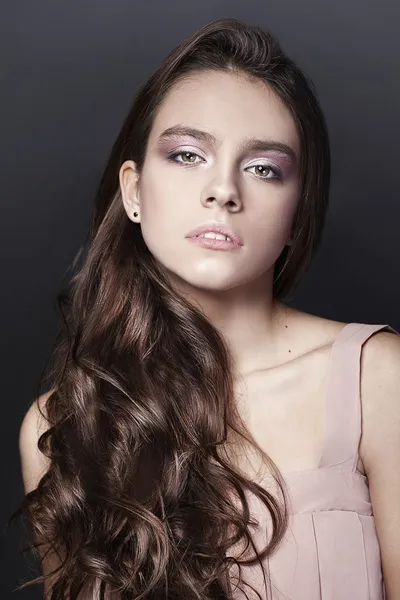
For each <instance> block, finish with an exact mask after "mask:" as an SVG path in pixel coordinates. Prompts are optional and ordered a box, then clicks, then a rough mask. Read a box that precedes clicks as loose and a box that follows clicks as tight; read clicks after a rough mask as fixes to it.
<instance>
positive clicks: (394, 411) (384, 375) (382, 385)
mask: <svg viewBox="0 0 400 600" xmlns="http://www.w3.org/2000/svg"><path fill="white" fill-rule="evenodd" d="M360 370H361V373H360V394H361V402H362V417H363V434H362V437H363V444H362V454H363V456H362V460H363V463H364V466H365V469H366V472H367V474H368V475H369V476H370V475H371V474H372V472H373V471H374V470H377V469H382V465H381V462H382V461H384V460H389V461H390V459H391V458H393V459H394V460H396V462H397V464H398V465H400V454H399V455H396V456H393V457H391V456H390V451H391V449H390V446H389V443H390V439H391V438H393V441H396V439H397V438H398V439H399V440H400V335H396V334H395V333H393V332H390V331H387V330H386V331H384V330H383V331H382V330H381V331H377V332H376V333H374V334H373V335H371V336H370V337H369V338H368V339H367V340H366V341H365V342H364V344H363V346H362V351H361V359H360ZM398 450H399V451H400V445H399V444H398Z"/></svg>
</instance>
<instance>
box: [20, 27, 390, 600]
mask: <svg viewBox="0 0 400 600" xmlns="http://www.w3.org/2000/svg"><path fill="white" fill-rule="evenodd" d="M329 181H330V152H329V141H328V133H327V127H326V123H325V120H324V117H323V114H322V112H321V108H320V106H319V103H318V100H317V98H316V94H315V92H314V90H313V84H312V82H311V81H310V80H309V79H308V78H307V77H306V76H305V75H304V74H303V72H302V71H301V70H300V69H299V67H298V66H296V64H295V63H294V62H293V61H292V60H290V59H289V58H288V57H287V56H286V55H285V54H284V53H283V51H282V49H281V47H280V46H279V44H278V42H277V41H276V40H275V39H274V38H273V37H272V36H271V35H270V34H269V33H267V32H265V31H263V30H262V29H261V28H259V27H257V26H251V25H248V24H245V23H243V22H241V21H239V20H236V19H224V20H219V21H215V22H212V23H209V24H207V25H206V26H204V27H202V28H201V29H200V30H199V31H198V32H196V33H195V34H193V35H192V36H191V37H190V38H189V39H187V40H185V41H184V42H183V43H182V44H181V45H179V46H178V47H177V48H175V49H174V50H173V51H172V52H171V53H170V54H169V56H168V57H167V58H166V60H165V62H164V63H163V64H162V66H161V67H160V69H159V70H157V71H156V72H155V73H154V74H153V75H152V76H151V77H150V79H149V81H148V82H147V83H146V84H145V85H144V86H143V87H142V88H141V89H140V90H139V92H138V94H137V96H136V98H135V101H134V103H133V105H132V108H131V110H130V112H129V115H128V117H127V118H126V121H125V122H124V124H123V127H122V130H121V132H120V134H119V135H118V138H117V140H116V142H115V144H114V146H113V148H112V152H111V156H110V158H109V161H108V164H107V166H106V168H105V172H104V175H103V177H102V180H101V182H100V185H99V189H98V193H97V197H96V204H95V210H94V216H93V222H92V227H91V231H90V235H89V238H88V244H87V247H86V249H85V252H81V253H80V254H79V257H78V258H79V260H77V261H76V262H75V264H74V268H75V269H76V272H75V273H74V276H73V277H72V278H71V282H70V285H69V286H68V287H67V290H66V293H63V294H60V296H59V300H60V308H61V315H62V321H61V323H62V327H61V328H60V334H59V339H58V343H57V346H56V348H55V351H54V355H53V360H52V361H51V363H49V365H48V369H47V373H46V378H43V382H44V381H45V382H46V384H47V385H48V384H49V383H50V386H49V387H50V390H49V391H47V392H46V393H44V394H43V393H42V392H43V390H41V391H40V393H39V394H38V396H39V398H38V400H37V401H35V402H34V403H33V404H32V406H31V408H30V409H29V411H28V412H27V415H26V417H25V418H24V421H23V423H22V426H21V432H20V451H21V461H22V472H23V478H24V484H25V491H26V497H25V501H24V503H23V505H22V507H21V509H20V511H21V512H22V511H24V512H25V513H26V514H27V515H28V516H29V519H30V521H31V523H32V525H33V529H34V533H35V539H36V544H37V545H38V549H39V550H40V556H41V560H42V567H43V576H44V585H45V591H46V597H47V598H51V599H61V598H68V599H70V600H74V599H76V598H79V599H82V598H84V599H90V600H92V599H93V598H96V599H97V598H99V599H100V598H109V599H114V598H116V599H122V600H124V599H132V600H133V599H143V600H145V599H146V600H147V599H152V600H161V599H164V598H165V599H168V600H192V599H193V600H209V599H210V600H211V599H214V600H215V599H217V598H220V599H228V598H237V599H239V598H245V597H248V598H262V599H265V598H274V599H281V598H282V599H283V598H290V599H291V600H300V599H303V600H317V599H323V600H328V599H329V600H350V599H351V600H367V599H369V600H381V599H382V598H383V594H384V593H385V591H384V585H383V581H384V582H385V584H386V594H387V598H389V600H399V598H400V580H399V575H398V571H397V567H398V564H399V563H400V503H399V502H398V498H399V495H400V469H399V468H398V465H399V461H400V444H399V440H400V406H399V405H400V403H399V397H398V389H399V386H400V374H399V369H398V365H399V359H400V340H399V337H398V335H396V334H397V332H396V331H395V330H394V329H393V328H391V327H389V326H388V325H384V324H383V325H372V324H363V323H343V322H338V321H332V320H330V319H325V318H323V317H318V316H315V315H312V314H308V313H305V312H302V311H299V310H295V309H294V308H290V307H289V306H288V305H287V304H285V302H284V300H285V299H287V297H288V295H289V293H291V292H292V291H293V289H294V288H295V287H296V285H297V284H298V282H299V281H300V280H301V278H302V276H303V275H304V273H305V271H306V269H307V267H308V265H309V263H310V260H311V258H312V257H313V255H314V253H315V251H316V248H317V247H318V244H319V241H320V238H321V235H322V230H323V224H324V220H325V215H326V209H327V204H328V194H329ZM361 350H362V353H361ZM361 416H362V418H361ZM361 433H363V435H362V439H361ZM41 579H42V578H39V579H38V580H35V581H40V580H41ZM31 583H32V582H28V583H25V584H24V586H21V587H25V586H26V585H29V584H31Z"/></svg>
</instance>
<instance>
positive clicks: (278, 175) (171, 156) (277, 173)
mask: <svg viewBox="0 0 400 600" xmlns="http://www.w3.org/2000/svg"><path fill="white" fill-rule="evenodd" d="M182 154H192V155H193V156H198V157H199V158H201V156H200V155H199V154H197V153H196V152H190V151H189V150H180V151H178V152H172V153H171V154H168V156H167V160H170V161H171V162H173V163H177V164H181V165H184V164H188V165H190V164H192V165H194V164H196V163H183V162H180V161H177V160H175V159H176V157H177V156H180V155H182ZM253 167H265V168H267V169H269V170H270V171H272V172H273V173H274V175H275V177H263V176H259V177H258V178H259V179H264V180H266V181H268V180H271V179H272V180H273V179H276V180H282V173H281V171H280V169H276V168H274V167H271V166H270V165H265V164H261V163H260V164H258V165H252V166H251V167H248V168H249V169H252V168H253Z"/></svg>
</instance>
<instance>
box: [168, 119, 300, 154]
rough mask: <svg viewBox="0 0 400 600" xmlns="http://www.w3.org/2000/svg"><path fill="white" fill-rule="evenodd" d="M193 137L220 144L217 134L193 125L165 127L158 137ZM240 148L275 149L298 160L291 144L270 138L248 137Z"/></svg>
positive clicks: (245, 150)
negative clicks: (214, 134) (195, 127)
mask: <svg viewBox="0 0 400 600" xmlns="http://www.w3.org/2000/svg"><path fill="white" fill-rule="evenodd" d="M183 136H187V137H192V138H195V139H196V140H199V141H201V142H205V143H207V144H209V145H210V146H213V147H215V146H216V145H217V144H218V140H217V138H216V137H215V136H213V135H212V134H211V133H209V132H207V131H202V130H200V129H194V128H193V127H186V126H184V125H174V126H172V127H168V128H167V129H165V130H164V131H163V132H162V133H161V134H160V135H159V137H158V140H159V141H162V140H167V139H171V138H177V137H183ZM239 150H240V151H241V152H243V153H246V152H254V151H255V152H265V151H267V152H268V151H271V150H272V151H275V152H279V153H280V154H285V155H286V156H288V157H289V158H291V159H292V160H293V161H296V160H297V155H296V152H295V151H294V150H293V148H292V147H291V146H289V145H288V144H286V143H285V142H281V141H278V140H270V139H264V140H262V139H258V138H247V139H245V140H244V141H243V142H242V143H241V144H240V146H239Z"/></svg>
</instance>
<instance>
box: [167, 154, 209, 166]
mask: <svg viewBox="0 0 400 600" xmlns="http://www.w3.org/2000/svg"><path fill="white" fill-rule="evenodd" d="M188 155H189V156H199V155H198V154H196V153H195V152H189V150H180V151H179V152H173V153H172V154H169V155H168V157H167V158H168V160H171V161H172V162H177V163H180V164H187V165H191V164H196V163H194V162H193V161H192V160H189V161H186V160H183V161H181V160H175V159H176V158H177V157H178V156H186V158H187V156H188ZM199 158H201V157H200V156H199Z"/></svg>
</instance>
